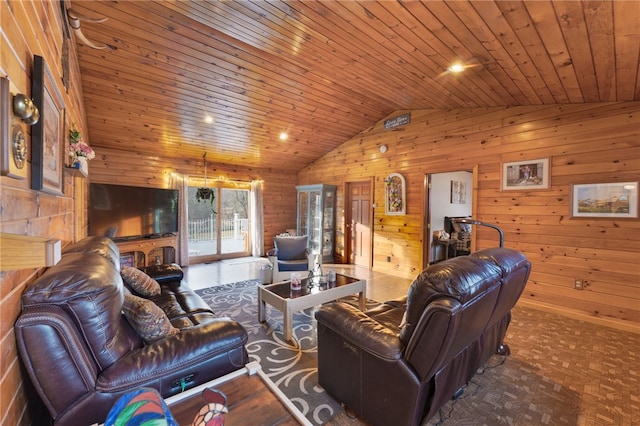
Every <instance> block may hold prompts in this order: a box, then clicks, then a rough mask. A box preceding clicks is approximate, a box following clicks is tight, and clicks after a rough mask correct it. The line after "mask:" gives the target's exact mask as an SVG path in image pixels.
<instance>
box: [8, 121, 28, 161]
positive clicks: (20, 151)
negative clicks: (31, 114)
mask: <svg viewBox="0 0 640 426" xmlns="http://www.w3.org/2000/svg"><path fill="white" fill-rule="evenodd" d="M11 133H12V136H11V153H12V154H13V162H14V164H15V165H16V167H17V168H18V169H22V168H23V167H24V165H25V163H26V162H27V142H26V141H25V139H24V133H22V127H21V126H17V125H16V126H13V131H12V132H11Z"/></svg>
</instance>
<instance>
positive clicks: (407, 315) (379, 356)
mask: <svg viewBox="0 0 640 426" xmlns="http://www.w3.org/2000/svg"><path fill="white" fill-rule="evenodd" d="M530 270H531V265H530V263H529V261H528V260H527V259H526V258H525V256H524V255H522V254H521V253H519V252H517V251H514V250H511V249H507V248H491V249H486V250H481V251H478V252H475V253H472V254H471V255H470V256H463V257H456V258H454V259H450V260H447V261H444V262H440V263H437V264H434V265H431V266H430V267H428V268H426V269H425V270H424V271H422V272H421V273H420V274H419V275H418V276H417V277H416V279H415V280H414V281H413V283H412V284H411V286H410V288H409V291H408V294H407V296H406V297H404V298H402V299H399V300H395V301H390V302H386V303H382V304H380V305H379V306H377V307H376V308H374V309H372V310H369V311H367V312H366V313H363V312H360V311H359V310H358V309H356V308H354V307H353V306H351V305H348V304H346V303H341V302H336V303H332V304H330V305H326V306H324V307H322V308H321V309H319V310H318V312H316V319H317V321H318V370H319V371H318V374H319V383H320V385H321V386H322V387H323V388H324V389H325V390H326V391H327V392H328V393H329V394H330V395H332V396H333V397H334V398H336V399H337V400H338V401H340V402H342V403H344V404H346V405H347V406H348V407H349V408H350V409H351V410H353V411H354V412H355V413H357V414H358V415H359V416H360V417H361V418H362V419H363V420H365V421H366V422H368V423H370V424H372V425H419V424H421V422H422V421H423V420H428V419H430V418H431V417H433V415H434V414H435V413H437V412H438V410H439V409H440V408H441V407H442V406H443V405H444V404H445V403H446V402H447V401H449V400H450V399H451V398H452V397H453V396H454V395H456V396H457V395H459V393H460V391H461V389H462V388H463V387H464V386H465V385H466V384H467V383H468V382H469V380H470V379H471V378H472V377H473V376H474V375H475V374H476V371H477V369H478V368H479V367H481V366H483V365H484V364H485V363H486V362H487V360H488V359H489V358H490V357H491V356H492V355H493V354H495V353H502V354H507V353H508V347H506V346H505V345H503V339H504V336H505V334H506V331H507V327H508V326H509V321H510V319H511V308H512V307H513V306H514V305H515V303H516V302H517V300H518V298H519V297H520V295H521V293H522V291H523V289H524V286H525V284H526V282H527V279H528V277H529V273H530Z"/></svg>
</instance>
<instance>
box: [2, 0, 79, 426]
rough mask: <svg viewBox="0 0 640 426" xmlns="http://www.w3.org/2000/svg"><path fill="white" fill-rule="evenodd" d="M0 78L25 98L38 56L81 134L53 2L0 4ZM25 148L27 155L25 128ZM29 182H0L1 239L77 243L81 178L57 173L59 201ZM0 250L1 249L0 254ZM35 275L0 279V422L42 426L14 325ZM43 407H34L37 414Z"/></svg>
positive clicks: (75, 76)
mask: <svg viewBox="0 0 640 426" xmlns="http://www.w3.org/2000/svg"><path fill="white" fill-rule="evenodd" d="M0 19H1V22H2V31H0V34H1V35H0V52H2V55H0V75H2V76H7V77H8V79H9V80H10V85H11V91H12V93H24V94H26V95H28V96H29V97H31V74H32V67H33V55H40V56H42V57H44V59H45V61H46V63H47V66H48V67H49V69H50V70H51V73H52V74H53V76H54V80H55V81H56V82H57V83H58V89H59V91H60V93H61V94H62V97H63V100H64V104H65V107H66V117H65V118H66V122H67V126H69V125H71V123H76V125H77V127H78V129H80V130H81V131H82V132H84V133H85V134H86V128H85V122H84V116H85V114H84V106H83V101H82V93H81V89H80V87H81V83H80V77H79V75H80V74H79V67H78V62H77V56H76V53H75V52H76V48H75V45H74V43H73V40H71V45H70V55H69V68H70V74H69V79H70V87H69V91H68V92H67V91H66V90H65V88H64V87H63V85H62V62H61V57H62V40H63V32H62V24H63V21H62V13H61V11H60V3H59V2H7V1H3V2H0ZM26 136H27V143H28V146H29V152H31V149H30V148H31V136H30V130H29V131H28V133H27V135H26ZM27 167H28V175H27V179H24V180H18V179H13V178H9V177H5V176H3V177H1V178H0V187H1V198H0V230H1V231H2V232H7V233H15V234H24V235H34V236H48V237H54V238H59V239H61V240H62V241H63V245H66V244H68V243H70V242H72V241H75V240H77V239H80V238H82V237H83V236H84V235H85V233H86V229H87V223H86V213H85V209H86V197H85V196H84V195H85V194H86V187H87V182H86V179H82V178H74V177H73V174H72V173H70V172H68V171H64V172H63V182H64V183H63V189H64V195H61V196H55V195H51V194H46V193H44V192H40V191H32V190H31V189H30V188H31V186H30V178H31V162H30V161H29V162H28V164H27ZM1 249H2V248H0V250H1ZM40 273H41V271H40V270H38V269H28V270H21V271H9V272H2V273H0V277H1V284H0V315H1V318H0V319H1V321H0V324H1V325H0V347H2V351H1V352H0V372H1V373H0V374H1V376H0V388H1V390H2V391H1V392H0V424H7V425H26V424H43V423H41V422H40V421H41V419H38V417H37V416H38V415H37V413H38V408H37V407H34V406H28V405H27V399H28V397H27V391H26V385H25V377H23V376H22V370H21V366H20V362H19V359H18V355H17V348H16V342H15V336H14V333H13V324H14V323H15V320H16V318H17V317H18V314H19V313H20V296H21V295H22V292H23V291H24V288H25V286H27V285H28V284H29V283H31V282H33V280H34V279H35V278H36V277H37V276H38V275H39V274H40ZM42 409H43V407H40V411H41V410H42Z"/></svg>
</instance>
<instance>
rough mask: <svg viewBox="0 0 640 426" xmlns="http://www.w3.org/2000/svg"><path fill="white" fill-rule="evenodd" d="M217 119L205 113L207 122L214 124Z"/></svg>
mask: <svg viewBox="0 0 640 426" xmlns="http://www.w3.org/2000/svg"><path fill="white" fill-rule="evenodd" d="M215 121H216V120H215V118H213V117H212V116H210V115H209V114H207V115H205V117H204V122H205V123H207V124H212V123H214V122H215Z"/></svg>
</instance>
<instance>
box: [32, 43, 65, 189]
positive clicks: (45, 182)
mask: <svg viewBox="0 0 640 426" xmlns="http://www.w3.org/2000/svg"><path fill="white" fill-rule="evenodd" d="M31 85H32V90H31V92H32V93H31V95H32V96H33V102H34V103H35V104H36V107H38V109H39V110H40V121H38V123H37V124H35V125H34V126H33V127H32V130H31V163H32V170H31V188H32V189H37V190H42V191H45V192H49V193H52V194H62V193H63V188H62V183H63V180H62V176H63V175H62V170H63V168H64V145H65V144H64V140H65V138H64V134H65V129H64V125H65V110H64V102H63V100H62V95H61V94H60V91H59V90H58V87H57V86H56V84H55V80H54V78H53V76H52V75H51V71H50V70H49V68H48V67H47V64H46V63H45V60H44V58H42V57H41V56H37V55H36V56H34V58H33V80H32V82H31Z"/></svg>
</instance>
